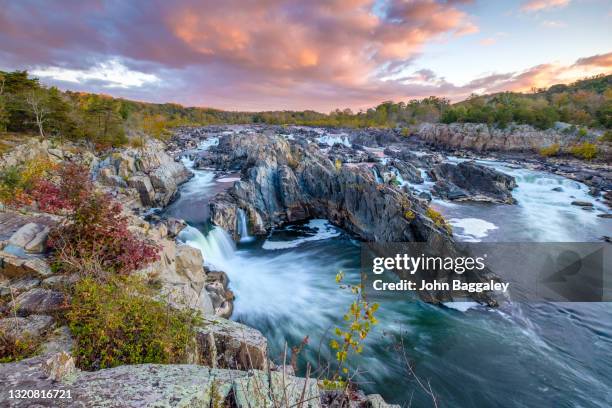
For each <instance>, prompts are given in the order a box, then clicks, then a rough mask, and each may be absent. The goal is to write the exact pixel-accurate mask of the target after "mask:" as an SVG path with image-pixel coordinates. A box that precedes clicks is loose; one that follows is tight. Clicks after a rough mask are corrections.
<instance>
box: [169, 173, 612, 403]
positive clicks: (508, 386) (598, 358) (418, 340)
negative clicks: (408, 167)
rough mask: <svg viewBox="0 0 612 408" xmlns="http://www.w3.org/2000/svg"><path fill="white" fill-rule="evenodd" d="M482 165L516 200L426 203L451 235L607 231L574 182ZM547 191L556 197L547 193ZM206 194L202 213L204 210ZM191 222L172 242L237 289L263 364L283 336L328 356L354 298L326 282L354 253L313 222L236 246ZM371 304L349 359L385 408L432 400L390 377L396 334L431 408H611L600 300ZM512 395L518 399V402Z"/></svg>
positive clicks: (352, 267)
mask: <svg viewBox="0 0 612 408" xmlns="http://www.w3.org/2000/svg"><path fill="white" fill-rule="evenodd" d="M483 164H485V163H483ZM486 164H487V165H491V166H497V167H496V168H498V169H499V170H500V171H503V172H506V173H508V174H511V175H513V176H515V177H516V178H517V183H518V188H517V189H516V190H515V191H514V196H515V197H516V198H517V200H518V202H519V204H518V205H485V204H473V203H443V202H438V200H434V203H435V205H438V204H439V205H444V207H442V208H441V211H442V212H443V213H444V215H445V216H446V217H447V218H448V219H450V221H451V222H452V223H453V224H454V225H455V230H456V233H457V238H458V239H460V240H483V241H526V240H533V241H537V240H543V239H546V240H555V239H557V240H566V241H589V240H595V239H597V238H598V235H600V234H601V235H603V234H604V233H606V229H607V230H608V231H607V234H609V229H610V222H612V220H605V219H599V218H597V217H596V214H597V212H598V211H599V210H598V209H595V210H593V211H585V210H583V209H581V208H579V207H575V206H571V205H570V202H571V201H572V200H583V199H584V200H587V201H593V198H592V197H590V196H588V195H587V194H588V191H587V189H586V186H584V185H583V184H580V183H576V182H573V181H571V180H568V179H565V178H562V177H558V176H554V175H550V174H547V173H542V172H533V171H530V170H526V169H515V168H509V167H505V168H504V167H502V165H503V163H486ZM211 173H212V172H209V173H208V174H209V175H210V174H211ZM374 174H375V175H376V176H378V178H379V179H380V176H379V175H378V174H377V173H374ZM424 178H425V177H424ZM192 183H195V184H197V185H195V186H194V185H192ZM199 183H201V180H198V179H197V178H195V177H194V179H192V180H191V181H189V182H188V183H187V184H186V185H185V186H183V187H182V191H190V189H193V195H190V194H187V195H183V194H182V195H181V197H180V198H179V200H178V201H179V203H178V204H179V206H178V207H177V208H182V209H183V211H184V210H185V209H187V208H188V207H187V206H184V207H181V206H180V203H181V201H183V200H186V202H187V203H188V204H189V203H191V202H193V199H194V197H195V196H197V192H196V190H197V189H198V188H201V187H202V186H206V187H205V188H203V189H202V190H200V192H201V195H202V196H203V197H204V198H206V199H208V198H209V197H210V196H211V191H210V187H209V185H208V184H199ZM213 183H214V182H213ZM218 184H223V183H218ZM226 184H227V183H226ZM432 184H433V183H432V182H431V181H430V180H427V179H426V182H425V184H421V185H412V184H411V187H417V188H418V187H421V188H423V190H427V189H428V188H430V187H431V185H432ZM198 186H199V187H198ZM557 186H560V187H562V191H560V192H559V191H553V190H552V188H554V187H557ZM207 197H208V198H207ZM204 198H202V199H201V202H202V204H201V205H200V207H204V206H205V205H206V204H205V203H206V200H205V199H204ZM598 206H599V204H597V203H596V205H595V207H598ZM192 207H193V205H190V206H189V209H190V210H191V208H192ZM176 216H177V217H180V216H181V214H180V212H179V213H176ZM182 218H185V217H182ZM239 218H240V215H239ZM555 223H557V225H555ZM198 225H203V227H202V229H201V230H200V229H198V228H194V227H187V228H185V229H184V230H183V231H182V232H181V234H180V235H179V239H180V240H181V241H183V242H185V243H186V244H188V245H192V246H194V247H196V248H198V249H200V250H201V251H202V253H203V255H204V259H205V262H206V263H207V264H208V265H210V268H211V269H214V270H223V271H225V272H226V273H227V274H228V276H229V278H230V287H231V289H232V291H233V292H234V293H235V294H236V300H235V304H234V306H235V309H234V315H233V316H232V318H233V319H236V320H239V321H242V322H245V323H247V324H248V325H250V326H253V327H255V328H257V329H259V330H261V331H262V332H263V333H264V335H265V336H266V337H267V338H268V344H269V347H270V355H271V356H272V357H273V358H275V357H276V356H278V355H279V354H280V353H282V351H283V346H284V343H285V341H287V342H288V343H289V346H291V345H295V344H298V343H299V342H300V341H301V339H302V338H303V337H304V336H307V335H308V336H310V339H311V344H312V345H313V346H309V347H307V348H306V349H305V350H304V351H303V352H302V354H301V357H303V358H305V359H307V360H308V361H310V362H312V363H313V364H314V365H316V364H317V357H318V350H319V348H321V349H323V350H324V351H325V350H327V347H326V344H327V342H326V341H323V342H322V343H321V344H322V346H319V340H320V339H321V336H323V335H324V333H325V332H326V331H329V330H330V329H332V331H333V327H334V326H336V325H338V324H339V321H341V319H342V314H343V313H344V312H345V311H346V308H347V306H348V305H349V303H350V301H351V300H352V297H351V296H350V295H347V294H345V293H344V292H343V291H341V290H339V289H338V287H337V285H336V284H335V282H334V275H335V274H336V273H337V272H338V271H340V270H342V271H344V272H345V273H346V279H348V280H349V281H350V280H352V281H354V282H358V281H359V260H360V251H359V246H358V245H356V244H355V243H354V242H353V241H351V240H350V239H349V238H348V237H347V236H346V235H345V234H342V231H341V230H339V229H337V228H335V227H333V226H331V225H329V224H328V223H326V222H325V221H322V220H316V221H311V222H310V223H308V224H306V225H303V226H299V227H298V226H290V227H287V228H284V229H282V230H280V231H275V232H273V233H272V234H271V235H270V236H269V237H268V238H267V239H266V240H265V241H264V242H263V243H261V240H256V241H255V242H254V243H251V244H248V245H242V243H238V245H236V244H235V243H234V242H233V240H232V239H231V237H230V236H229V234H228V233H227V232H225V231H223V230H222V229H220V228H218V227H209V226H204V224H203V223H202V224H198ZM243 225H244V224H243ZM239 230H240V228H239ZM201 231H207V232H205V233H202V232H201ZM380 304H381V306H380V312H379V314H378V316H377V318H378V319H379V320H380V324H379V326H378V327H377V328H376V329H375V330H374V331H373V333H372V335H371V337H370V338H369V339H368V344H367V346H366V348H365V350H364V353H363V355H362V356H360V357H358V358H357V359H356V360H355V361H353V362H352V363H351V364H352V365H353V368H355V366H358V367H359V368H360V369H362V370H364V371H367V374H366V375H365V376H364V378H363V380H364V381H367V383H364V384H363V388H365V389H366V391H368V392H378V393H381V394H383V395H384V397H385V398H386V399H387V400H388V401H392V402H395V403H405V402H406V401H409V400H410V401H412V403H413V406H430V405H431V399H430V398H429V397H428V396H427V395H425V394H424V393H422V392H420V391H419V388H418V387H415V386H413V384H414V382H413V381H410V379H408V380H407V381H399V380H398V379H400V378H406V376H407V374H406V371H405V369H404V368H403V366H402V363H401V362H400V361H398V356H397V351H395V349H394V347H393V345H394V342H393V341H391V338H392V337H393V336H397V335H400V334H401V335H402V336H403V337H404V343H405V344H406V345H408V347H407V353H408V358H409V359H410V360H411V361H412V362H413V368H414V370H415V371H416V373H417V374H418V375H419V376H420V378H421V379H426V380H427V381H428V382H429V381H430V382H431V387H432V389H433V390H434V392H435V393H436V395H437V397H438V400H439V403H440V406H472V405H473V401H478V400H480V401H487V402H488V403H489V404H490V405H492V406H507V407H513V408H515V407H516V408H518V407H521V408H522V407H526V406H550V402H551V401H554V402H556V403H557V405H564V404H565V405H567V406H582V407H597V408H599V407H602V408H603V407H609V406H612V397H611V396H610V394H609V385H608V384H609V383H610V381H611V380H612V374H611V372H610V367H612V355H611V354H610V353H609V349H610V347H612V325H610V324H609V322H610V321H612V311H611V310H610V308H608V307H602V306H604V305H601V304H549V303H544V304H535V303H534V304H523V305H518V304H511V305H509V308H506V309H501V310H489V309H484V308H478V307H477V308H473V307H472V306H473V304H467V303H466V304H453V305H451V306H452V307H454V308H457V309H461V310H463V311H462V312H459V311H457V310H450V309H448V308H442V307H439V306H435V305H429V304H424V303H422V302H411V301H409V300H403V299H386V298H383V299H381V300H380ZM469 307H472V308H470V309H469V310H467V309H468V308H469ZM383 333H384V334H383ZM567 333H571V336H568V335H567ZM585 344H589V347H584V345H585ZM483 355H486V356H489V357H490V358H482V356H483ZM559 373H562V375H559ZM519 388H520V389H521V390H523V393H522V396H521V398H520V399H517V396H516V390H517V389H519Z"/></svg>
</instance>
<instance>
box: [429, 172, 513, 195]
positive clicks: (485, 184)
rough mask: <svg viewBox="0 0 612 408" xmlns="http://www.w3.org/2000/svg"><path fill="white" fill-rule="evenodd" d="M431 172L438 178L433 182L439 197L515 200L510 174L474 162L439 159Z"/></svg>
mask: <svg viewBox="0 0 612 408" xmlns="http://www.w3.org/2000/svg"><path fill="white" fill-rule="evenodd" d="M432 176H433V178H434V180H436V181H441V182H442V183H437V184H436V188H435V189H434V192H436V193H438V194H439V195H440V196H441V197H443V198H448V199H451V200H461V201H465V200H469V201H486V202H495V203H504V204H514V203H516V200H515V199H514V198H513V197H512V192H511V190H512V189H513V188H515V187H516V181H515V180H514V177H512V176H509V175H507V174H504V173H500V172H498V171H496V170H493V169H491V168H489V167H485V166H481V165H479V164H476V163H474V162H462V163H459V164H458V165H454V164H451V163H441V164H438V165H437V166H435V167H434V168H433V169H432Z"/></svg>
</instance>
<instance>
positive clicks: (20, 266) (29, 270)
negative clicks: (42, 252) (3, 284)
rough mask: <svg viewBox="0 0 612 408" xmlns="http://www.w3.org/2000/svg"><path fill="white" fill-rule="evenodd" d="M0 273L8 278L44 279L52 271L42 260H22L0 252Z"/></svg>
mask: <svg viewBox="0 0 612 408" xmlns="http://www.w3.org/2000/svg"><path fill="white" fill-rule="evenodd" d="M0 272H1V273H2V274H3V275H5V276H7V277H9V278H17V277H23V276H38V277H42V278H46V277H48V276H50V275H51V273H52V271H51V268H50V267H49V264H48V263H47V262H46V261H45V260H44V259H42V258H22V257H18V256H16V255H13V254H9V253H7V252H5V251H0Z"/></svg>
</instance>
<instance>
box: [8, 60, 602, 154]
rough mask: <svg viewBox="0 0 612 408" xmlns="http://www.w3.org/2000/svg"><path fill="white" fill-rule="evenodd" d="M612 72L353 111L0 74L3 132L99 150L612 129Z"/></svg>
mask: <svg viewBox="0 0 612 408" xmlns="http://www.w3.org/2000/svg"><path fill="white" fill-rule="evenodd" d="M611 85H612V75H608V76H597V77H594V78H589V79H586V80H582V81H578V82H576V83H574V84H571V85H554V86H552V87H550V88H548V89H539V90H534V91H533V92H532V93H531V94H522V93H512V92H503V93H498V94H493V95H484V96H476V95H474V96H472V97H470V98H468V99H467V100H466V101H463V102H459V103H456V104H451V103H450V101H449V100H448V99H446V98H439V97H435V96H431V97H428V98H424V99H420V100H417V99H414V100H410V101H408V102H399V103H396V102H392V101H386V102H383V103H381V104H379V105H377V106H376V107H373V108H370V109H367V110H362V111H359V112H353V111H351V110H350V109H344V110H340V109H336V110H334V111H332V112H330V113H329V114H324V113H320V112H315V111H312V110H306V111H268V112H238V111H221V110H217V109H210V108H197V107H183V106H181V105H179V104H173V103H166V104H152V103H144V102H136V101H130V100H126V99H122V98H113V97H111V96H108V95H101V94H91V93H84V92H71V91H66V92H62V91H60V90H59V89H57V88H55V87H46V86H43V85H42V84H41V83H40V82H39V80H38V79H37V78H33V77H31V76H30V75H28V73H27V72H26V71H13V72H3V71H0V132H2V131H5V132H18V133H19V132H30V133H31V132H35V133H36V134H38V135H39V136H40V137H42V138H45V137H59V138H65V139H71V140H84V141H86V142H88V143H91V144H92V145H95V146H101V147H110V146H118V145H121V144H124V143H126V142H127V141H128V140H129V139H131V137H130V136H132V135H133V134H142V133H146V134H150V135H153V136H155V137H159V138H165V137H168V136H169V135H170V134H171V132H170V130H171V129H172V128H173V127H176V126H189V125H194V126H195V125H215V124H257V123H263V124H273V125H289V124H291V125H305V126H306V125H307V126H324V127H354V128H360V127H398V126H402V127H406V126H410V125H415V124H419V123H423V122H443V123H452V122H476V123H488V124H490V125H495V126H499V127H505V126H507V125H508V124H509V123H522V124H529V125H532V126H535V127H537V128H540V129H546V128H550V127H552V126H554V125H555V122H557V121H562V122H567V123H571V124H574V125H577V126H589V127H597V128H605V129H610V128H612V86H611Z"/></svg>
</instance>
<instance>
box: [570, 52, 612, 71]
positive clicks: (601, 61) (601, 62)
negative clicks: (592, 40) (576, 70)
mask: <svg viewBox="0 0 612 408" xmlns="http://www.w3.org/2000/svg"><path fill="white" fill-rule="evenodd" d="M574 66H575V67H600V68H605V69H610V70H612V52H609V53H607V54H597V55H593V56H591V57H586V58H580V59H579V60H577V61H576V63H575V64H574Z"/></svg>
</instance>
